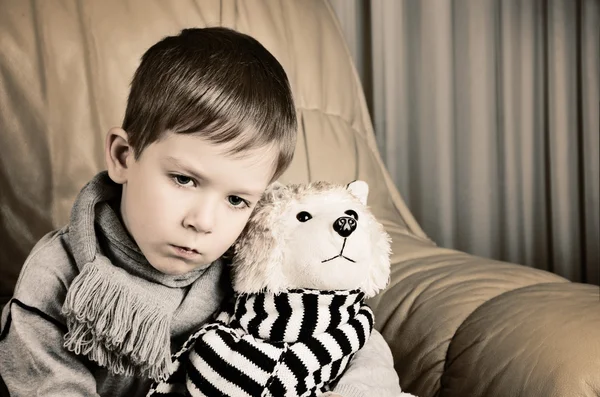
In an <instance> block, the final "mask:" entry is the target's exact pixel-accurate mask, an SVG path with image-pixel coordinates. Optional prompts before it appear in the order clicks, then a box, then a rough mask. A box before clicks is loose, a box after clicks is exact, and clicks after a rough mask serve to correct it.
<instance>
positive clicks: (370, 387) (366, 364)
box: [333, 329, 401, 397]
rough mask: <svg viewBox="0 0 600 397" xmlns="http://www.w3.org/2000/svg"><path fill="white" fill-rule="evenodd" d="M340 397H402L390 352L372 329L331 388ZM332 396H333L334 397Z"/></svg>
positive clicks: (378, 334)
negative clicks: (366, 339) (363, 344)
mask: <svg viewBox="0 0 600 397" xmlns="http://www.w3.org/2000/svg"><path fill="white" fill-rule="evenodd" d="M333 392H334V393H335V394H339V395H341V396H343V397H398V396H400V395H401V390H400V382H399V380H398V374H397V373H396V370H395V369H394V360H393V358H392V352H391V351H390V348H389V346H388V344H387V343H386V341H385V340H384V339H383V336H381V334H380V333H379V332H377V331H376V330H375V329H374V330H373V332H372V333H371V337H370V338H369V340H368V341H367V343H366V344H365V346H364V347H363V348H362V349H360V350H359V351H358V352H357V353H356V354H355V355H354V357H353V358H352V360H350V363H349V364H348V368H346V372H344V374H343V375H342V377H341V378H340V379H339V381H338V382H337V384H336V386H335V387H334V389H333ZM335 394H334V395H335Z"/></svg>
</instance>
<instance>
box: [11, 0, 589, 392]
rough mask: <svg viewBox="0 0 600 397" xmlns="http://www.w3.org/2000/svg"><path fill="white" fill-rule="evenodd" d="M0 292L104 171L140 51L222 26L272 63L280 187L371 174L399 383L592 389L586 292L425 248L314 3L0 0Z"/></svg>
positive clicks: (379, 308)
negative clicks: (278, 66)
mask: <svg viewBox="0 0 600 397" xmlns="http://www.w3.org/2000/svg"><path fill="white" fill-rule="evenodd" d="M0 9H1V10H2V12H1V13H0V247H1V248H0V295H2V298H3V301H4V302H6V300H7V299H8V298H9V297H10V295H11V294H12V290H13V288H14V285H15V283H16V279H17V276H18V273H19V270H20V267H21V265H22V264H23V261H24V259H25V257H26V255H27V253H28V252H29V250H30V249H31V247H32V246H33V244H34V243H35V242H36V241H37V240H38V239H39V238H40V237H41V236H42V235H43V234H45V233H46V232H48V231H49V230H51V229H54V228H58V227H60V226H62V225H63V224H65V223H66V222H67V221H68V214H69V210H70V207H71V204H72V202H73V200H74V198H75V196H76V194H77V193H78V191H79V190H80V188H81V187H82V186H83V184H84V183H85V182H86V181H87V180H89V178H90V177H91V176H92V175H94V174H95V173H96V172H98V171H99V170H101V169H103V168H104V163H103V143H104V134H105V133H106V131H107V130H108V128H110V127H111V126H113V125H119V124H120V123H121V120H122V118H123V113H124V110H125V102H126V96H127V90H128V86H129V82H130V79H131V77H132V74H133V71H134V69H135V67H136V66H137V64H138V62H139V58H140V56H141V54H142V53H143V52H144V51H145V50H146V49H147V48H148V47H149V46H150V45H152V44H153V43H154V42H156V41H157V40H159V39H160V38H162V37H163V36H166V35H169V34H175V33H177V32H178V31H179V30H181V29H182V28H184V27H190V26H209V25H210V26H215V25H223V26H228V27H232V28H235V29H237V30H240V31H242V32H244V33H248V34H251V35H253V36H254V37H256V38H257V39H258V40H259V41H261V42H262V43H263V44H264V45H265V46H266V47H267V48H268V49H269V50H270V51H272V53H273V54H274V55H275V56H276V57H277V58H278V59H279V61H280V62H281V63H282V65H283V66H284V68H285V69H286V71H287V73H288V76H289V78H290V82H291V85H292V89H293V91H294V95H295V98H296V105H297V111H298V119H299V126H300V127H299V131H298V146H297V150H296V155H295V158H294V162H293V164H292V166H291V168H290V169H289V170H288V172H287V173H286V174H285V175H284V176H283V177H282V179H281V180H282V181H283V182H307V181H312V180H319V179H325V180H331V181H335V182H342V183H347V182H349V181H352V180H355V179H363V180H366V181H367V182H368V183H369V186H370V195H369V203H370V206H371V207H372V209H373V211H374V213H375V215H376V216H377V217H378V219H380V220H381V221H382V222H383V223H384V225H385V226H386V229H387V231H388V232H389V233H390V235H391V236H392V238H393V265H392V276H391V282H390V284H389V287H388V288H387V289H386V290H385V291H384V292H382V293H381V294H379V295H378V296H377V297H375V298H374V299H372V300H371V301H370V304H371V305H372V307H373V308H374V310H375V313H376V327H377V328H378V329H379V330H380V331H381V333H382V334H383V336H384V337H385V339H386V340H387V341H388V343H389V345H390V347H391V349H392V352H393V355H394V358H395V368H396V370H397V372H398V374H399V378H400V383H401V385H402V388H403V389H405V390H406V391H408V392H411V393H413V394H417V395H419V396H421V397H434V396H436V397H466V396H471V397H479V396H499V397H500V396H507V397H517V396H540V397H548V396H556V397H559V396H560V397H566V396H587V397H592V396H600V291H599V289H598V287H597V286H592V285H584V284H577V283H572V282H569V281H567V280H565V279H563V278H561V277H559V276H556V275H553V274H550V273H547V272H544V271H539V270H535V269H532V268H527V267H524V266H520V265H516V264H509V263H503V262H498V261H493V260H489V259H484V258H479V257H475V256H472V255H468V254H465V253H462V252H458V251H454V250H450V249H444V248H440V247H437V246H436V245H435V244H434V243H433V242H432V241H430V240H429V239H428V238H427V236H426V235H425V234H424V233H423V231H422V230H421V228H420V227H419V225H418V224H417V222H416V221H415V220H414V218H413V216H412V215H411V213H410V211H409V209H408V208H407V207H406V205H405V204H404V202H403V200H402V197H401V195H400V193H399V192H398V191H397V189H396V187H395V186H394V184H393V183H392V181H391V179H390V177H389V175H388V173H387V171H386V169H385V167H384V165H383V163H382V161H381V158H380V156H379V153H378V151H377V147H376V144H375V139H374V134H373V128H372V125H371V121H370V118H369V114H368V111H367V107H366V105H365V99H364V95H363V91H362V88H361V86H360V82H359V79H358V77H357V74H356V71H355V69H354V66H353V65H352V61H351V58H350V55H349V52H348V49H347V48H346V46H345V44H344V41H343V38H342V34H341V30H340V28H339V26H338V24H337V22H336V20H335V17H334V14H333V12H332V10H331V8H330V7H329V6H328V4H327V2H326V1H322V0H303V1H291V0H246V1H242V0H239V1H235V0H222V1H219V0H196V1H194V0H190V1H185V2H184V1H170V2H147V1H144V0H126V1H123V0H104V1H86V2H71V1H37V2H36V1H32V2H25V1H19V0H0Z"/></svg>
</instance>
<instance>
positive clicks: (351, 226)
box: [333, 216, 356, 237]
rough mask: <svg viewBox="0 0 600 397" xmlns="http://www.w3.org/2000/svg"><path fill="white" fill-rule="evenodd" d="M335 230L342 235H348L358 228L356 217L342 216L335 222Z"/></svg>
mask: <svg viewBox="0 0 600 397" xmlns="http://www.w3.org/2000/svg"><path fill="white" fill-rule="evenodd" d="M333 230H335V231H336V232H337V234H339V235H340V236H342V237H348V236H349V235H351V234H352V232H353V231H355V230H356V219H354V218H351V217H349V216H340V217H339V218H337V219H336V220H335V222H333Z"/></svg>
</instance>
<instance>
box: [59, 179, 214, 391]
mask: <svg viewBox="0 0 600 397" xmlns="http://www.w3.org/2000/svg"><path fill="white" fill-rule="evenodd" d="M120 194H121V186H120V185H117V184H115V183H114V182H112V181H111V180H110V178H109V177H108V175H107V173H106V172H101V173H100V174H98V175H96V177H94V178H93V179H92V180H91V181H90V182H89V183H88V184H87V185H86V186H85V187H84V188H83V189H82V191H81V193H80V194H79V196H78V197H77V200H76V202H75V204H74V206H73V210H72V213H71V222H70V225H69V242H70V246H71V251H72V254H73V257H74V259H75V262H76V264H77V267H78V269H79V274H78V275H77V276H76V277H75V278H74V279H73V281H72V283H71V285H70V286H69V289H68V291H67V294H66V299H65V301H64V303H63V307H62V313H63V314H64V316H65V318H66V324H67V328H68V332H67V333H66V334H65V337H64V347H65V348H66V349H68V350H70V351H72V352H74V353H75V354H78V355H84V356H87V358H89V359H90V360H92V361H95V362H96V363H98V365H100V366H102V367H106V368H108V369H109V370H110V371H111V372H113V373H114V374H118V375H127V376H129V375H136V376H143V377H148V378H151V379H154V380H155V381H158V380H161V379H166V378H167V377H168V375H169V373H170V372H171V365H172V364H171V349H170V346H171V319H172V316H173V312H174V311H175V310H176V309H177V308H178V305H179V304H180V299H179V295H177V293H178V292H179V290H178V288H184V287H187V286H190V285H191V284H193V283H194V282H195V281H196V280H197V279H198V278H199V277H200V276H202V275H203V274H204V275H205V277H204V278H203V280H199V281H203V282H204V281H205V280H204V279H206V282H208V283H209V284H216V283H217V281H216V280H217V279H218V278H219V274H220V267H221V266H222V264H220V263H215V264H213V266H211V269H210V271H207V270H208V269H207V268H208V266H207V267H205V268H202V269H196V270H194V271H191V272H189V273H187V274H185V275H183V276H169V275H165V274H162V273H160V272H158V271H157V270H156V269H154V268H153V267H152V266H151V265H150V264H149V263H148V262H147V260H146V259H145V257H144V256H143V254H142V252H141V251H140V250H139V248H138V247H137V245H135V243H133V241H132V240H131V239H130V237H129V236H128V234H127V232H126V231H125V229H124V228H123V226H122V223H121V221H120V220H119V218H118V216H117V214H116V213H115V210H113V208H112V207H111V206H110V205H109V202H116V203H117V205H118V202H119V199H120ZM107 239H109V240H110V242H109V243H106V241H107ZM103 241H104V242H105V243H104V244H102V242H103ZM103 249H104V251H107V250H112V251H113V252H103ZM109 253H111V254H112V255H110V256H111V258H116V257H119V260H118V261H111V260H110V259H109V258H108V257H107V255H108V254H109ZM113 262H114V263H113ZM213 279H215V280H214V282H213V281H212V280H213ZM164 286H167V287H169V288H164ZM171 287H173V288H171ZM197 289H198V288H191V287H190V289H189V291H188V297H189V296H190V295H189V294H196V295H201V293H197V292H195V290H197ZM204 289H205V290H206V289H207V288H204ZM165 291H166V292H165ZM209 292H211V291H209ZM159 295H160V296H159ZM199 298H200V299H204V300H206V298H205V297H204V296H199ZM196 300H199V299H196ZM196 312H197V310H196Z"/></svg>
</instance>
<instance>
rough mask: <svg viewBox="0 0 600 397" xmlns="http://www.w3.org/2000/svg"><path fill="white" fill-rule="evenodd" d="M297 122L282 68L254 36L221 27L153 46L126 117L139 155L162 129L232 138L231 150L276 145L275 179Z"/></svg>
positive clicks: (219, 140)
mask: <svg viewBox="0 0 600 397" xmlns="http://www.w3.org/2000/svg"><path fill="white" fill-rule="evenodd" d="M296 127H297V121H296V111H295V107H294V101H293V98H292V92H291V89H290V85H289V82H288V79H287V75H286V74H285V71H284V70H283V67H282V66H281V65H280V64H279V62H278V61H277V60H276V59H275V57H274V56H273V55H272V54H271V53H270V52H269V51H267V49H266V48H264V47H263V46H262V45H261V44H260V43H259V42H258V41H257V40H255V39H254V38H252V37H250V36H248V35H245V34H242V33H239V32H236V31H234V30H231V29H227V28H222V27H213V28H203V29H184V30H183V31H181V33H180V34H179V35H177V36H169V37H165V38H164V39H163V40H161V41H159V42H158V43H156V44H155V45H153V46H152V47H150V48H149V49H148V51H146V53H145V54H144V55H143V56H142V60H141V62H140V65H139V67H138V69H137V70H136V72H135V74H134V77H133V81H132V83H131V91H130V93H129V98H128V100H127V109H126V112H125V118H124V120H123V129H124V130H125V131H126V132H127V134H128V139H129V144H130V145H131V146H132V148H133V152H134V156H135V158H136V159H137V158H139V156H140V155H141V153H142V152H143V150H144V149H145V148H146V147H147V146H148V145H150V144H151V143H152V142H155V141H157V140H159V139H160V138H161V137H162V136H163V135H164V134H165V133H166V132H167V131H170V132H174V133H181V134H186V133H198V134H201V136H202V137H203V138H205V139H207V140H208V141H209V142H212V143H216V144H219V143H225V142H231V143H232V144H233V145H232V147H233V148H232V150H230V152H231V153H230V154H239V153H242V152H245V151H246V150H249V149H253V148H261V147H265V146H269V145H274V146H275V147H276V148H277V149H278V158H277V159H276V164H275V171H274V176H273V180H275V179H277V178H278V177H279V176H280V175H281V174H282V173H283V172H284V171H285V170H286V168H287V167H288V166H289V164H290V162H291V160H292V157H293V154H294V149H295V146H296Z"/></svg>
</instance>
